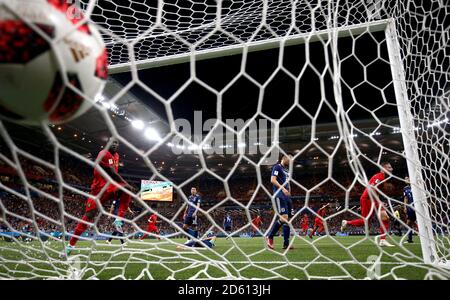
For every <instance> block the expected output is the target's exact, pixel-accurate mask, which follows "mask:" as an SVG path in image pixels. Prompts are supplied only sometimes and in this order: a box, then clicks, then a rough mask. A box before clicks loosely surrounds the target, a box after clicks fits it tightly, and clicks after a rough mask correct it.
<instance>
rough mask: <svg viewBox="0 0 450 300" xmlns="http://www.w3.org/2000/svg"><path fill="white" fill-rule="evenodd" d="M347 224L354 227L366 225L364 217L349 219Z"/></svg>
mask: <svg viewBox="0 0 450 300" xmlns="http://www.w3.org/2000/svg"><path fill="white" fill-rule="evenodd" d="M347 225H349V226H354V227H362V226H364V219H355V220H350V221H347Z"/></svg>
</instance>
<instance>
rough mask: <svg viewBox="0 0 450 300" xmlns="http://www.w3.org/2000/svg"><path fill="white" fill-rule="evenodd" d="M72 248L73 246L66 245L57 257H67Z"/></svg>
mask: <svg viewBox="0 0 450 300" xmlns="http://www.w3.org/2000/svg"><path fill="white" fill-rule="evenodd" d="M72 250H73V246H70V245H68V246H66V248H65V249H64V251H63V252H62V253H61V254H60V255H59V258H67V257H69V255H70V254H71V253H72Z"/></svg>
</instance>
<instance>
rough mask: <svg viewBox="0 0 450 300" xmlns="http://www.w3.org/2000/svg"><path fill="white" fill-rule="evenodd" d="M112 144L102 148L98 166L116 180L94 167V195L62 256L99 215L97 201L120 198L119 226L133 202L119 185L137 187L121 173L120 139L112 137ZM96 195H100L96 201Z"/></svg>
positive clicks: (67, 252) (130, 189)
mask: <svg viewBox="0 0 450 300" xmlns="http://www.w3.org/2000/svg"><path fill="white" fill-rule="evenodd" d="M110 143H111V146H110V147H109V150H108V149H105V150H102V151H100V152H99V154H98V156H97V160H96V161H97V162H98V166H100V167H101V168H102V169H103V170H104V171H105V172H106V174H108V175H109V176H110V177H111V178H112V179H113V180H114V182H109V181H108V180H107V179H106V178H104V177H103V175H102V174H101V173H100V171H99V167H98V166H96V167H95V168H94V179H93V181H92V184H91V192H90V194H91V195H92V197H90V198H88V200H87V203H86V210H85V213H84V216H83V217H82V221H81V222H79V223H78V224H77V227H76V228H75V231H74V233H73V235H72V238H71V239H70V242H69V245H68V246H67V247H66V250H65V253H64V254H62V255H61V256H63V257H65V256H68V255H70V253H71V252H72V249H73V248H74V247H75V244H76V243H77V241H78V239H79V237H80V236H81V235H82V234H83V232H84V231H85V230H86V229H87V227H88V226H89V225H90V224H89V223H92V222H93V221H94V217H95V216H96V215H97V212H98V207H97V201H99V202H100V203H101V204H102V205H103V204H105V203H106V202H108V201H111V200H114V199H119V200H120V204H119V208H118V211H117V216H118V217H119V218H118V219H116V222H117V223H118V226H119V225H120V226H121V224H119V223H122V221H121V220H120V218H122V217H123V216H124V214H125V212H126V211H127V210H128V207H129V205H130V202H131V196H130V195H129V194H127V193H126V192H124V191H122V190H121V189H120V188H119V186H122V187H124V188H126V189H127V190H129V191H131V192H132V193H134V192H135V189H134V188H133V187H132V186H131V185H129V184H128V183H127V182H126V181H125V180H124V179H123V178H122V176H120V175H119V173H118V171H119V153H118V152H117V150H118V148H119V141H118V140H117V139H115V138H110ZM94 197H98V200H97V201H96V200H95V199H94Z"/></svg>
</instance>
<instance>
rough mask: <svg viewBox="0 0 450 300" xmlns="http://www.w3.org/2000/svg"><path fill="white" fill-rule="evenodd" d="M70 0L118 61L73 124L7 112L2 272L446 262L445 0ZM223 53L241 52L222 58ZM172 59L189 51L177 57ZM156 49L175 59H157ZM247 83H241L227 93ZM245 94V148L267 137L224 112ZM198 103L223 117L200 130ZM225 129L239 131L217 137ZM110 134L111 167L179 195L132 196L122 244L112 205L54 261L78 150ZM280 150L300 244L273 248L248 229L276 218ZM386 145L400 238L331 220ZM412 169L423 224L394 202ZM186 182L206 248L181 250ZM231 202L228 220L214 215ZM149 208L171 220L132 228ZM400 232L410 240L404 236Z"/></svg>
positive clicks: (80, 205)
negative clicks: (184, 126) (275, 168)
mask: <svg viewBox="0 0 450 300" xmlns="http://www.w3.org/2000/svg"><path fill="white" fill-rule="evenodd" d="M0 3H1V0H0ZM78 4H79V5H80V6H81V7H82V8H83V9H86V10H87V11H86V14H87V16H88V17H89V19H90V20H91V21H92V22H93V23H95V24H96V25H98V27H99V29H100V30H101V32H102V34H103V38H104V40H105V42H106V44H107V46H108V50H109V62H110V72H111V73H121V74H119V75H117V76H115V77H113V78H112V79H111V81H110V82H109V84H108V85H107V88H106V91H105V95H106V98H105V99H104V100H102V101H101V102H100V103H99V104H98V105H96V106H95V108H94V109H92V110H91V111H90V112H88V113H87V114H85V115H84V116H82V117H81V118H80V119H78V120H75V121H74V122H72V123H69V124H66V125H61V126H43V127H42V128H29V127H20V126H18V125H13V124H10V123H7V122H2V123H1V124H0V133H1V137H2V144H1V146H2V148H1V154H0V170H1V173H0V176H1V185H0V188H1V190H0V192H1V194H0V196H1V198H0V222H1V223H0V225H1V226H2V228H0V229H1V231H0V234H1V237H3V241H2V240H0V278H55V277H64V278H67V277H71V278H102V279H106V278H107V279H115V278H127V279H128V278H131V279H138V278H150V279H153V278H156V279H161V278H176V279H180V278H215V279H218V278H265V279H269V278H285V279H289V278H301V279H316V278H346V279H363V278H407V279H423V278H433V279H434V278H447V279H448V278H450V271H449V269H448V268H447V267H446V266H445V264H446V260H448V259H449V256H450V252H449V249H450V240H449V236H448V235H449V219H448V216H449V213H450V211H449V201H450V199H449V197H450V193H449V181H450V176H449V168H450V166H449V154H448V153H449V152H450V151H449V150H450V140H449V123H450V122H449V117H450V116H449V112H450V110H449V105H450V103H449V95H450V86H449V85H448V82H449V79H450V78H449V67H450V65H449V58H450V55H449V53H448V40H449V38H450V36H449V24H448V20H447V19H448V17H447V15H448V13H449V9H450V6H449V5H448V4H445V2H444V1H439V0H433V1H418V0H417V1H382V0H380V1H377V0H366V1H363V0H359V1H338V0H333V1H320V0H316V1H307V0H299V1H278V0H273V1H257V0H252V1H233V0H231V1H206V2H205V1H175V0H171V1H114V0H102V1H98V2H95V1H84V0H83V1H81V3H78ZM88 4H91V6H89V5H88ZM89 9H92V10H89ZM256 50H261V52H257V51H256ZM264 50H265V51H264ZM266 52H267V53H270V55H268V56H265V54H264V53H266ZM231 54H236V55H237V59H233V57H231V58H229V60H224V61H225V63H222V64H220V63H219V64H217V65H216V64H215V63H214V61H215V60H217V59H224V57H226V56H228V55H231ZM273 58H274V59H273ZM205 59H210V61H209V60H207V61H206V62H203V64H202V62H201V61H200V60H205ZM266 59H267V61H265V60H266ZM269 61H270V62H269ZM183 63H184V64H183ZM208 63H211V64H212V67H210V69H208V70H209V71H206V73H202V72H203V71H204V68H205V65H207V64H208ZM174 64H183V67H181V68H180V69H176V68H175V67H174V68H173V69H170V68H171V67H170V66H171V65H174ZM162 65H167V66H169V67H165V68H167V69H164V70H163V71H161V72H160V71H159V70H158V68H156V67H158V66H162ZM216 66H220V68H217V69H214V68H216ZM151 68H155V69H154V71H153V72H154V73H152V69H151ZM211 68H212V69H213V70H211ZM221 68H223V69H221ZM227 68H229V69H230V70H231V69H232V71H229V70H226V69H227ZM137 69H142V71H139V72H136V70H137ZM130 71H131V74H132V75H131V76H130V73H129V72H130ZM158 72H160V73H158ZM164 72H167V73H164ZM178 73H181V74H184V75H186V76H184V75H183V76H182V75H180V77H178ZM222 73H224V74H227V76H222V75H221V74H222ZM205 74H206V75H205ZM230 74H231V75H230ZM215 77H217V78H220V80H219V81H220V82H221V83H220V84H218V83H217V82H215V81H214V80H213V79H214V78H215ZM165 81H166V82H165ZM172 81H174V82H175V83H174V84H172V85H169V84H168V83H167V82H172ZM166 83H167V84H166ZM163 87H164V88H163ZM199 91H200V92H199ZM240 94H245V98H246V99H239V100H237V101H236V99H235V98H236V97H238V96H239V95H240ZM194 98H198V99H202V101H201V102H202V103H200V104H199V103H198V102H196V101H198V100H196V99H194ZM148 99H151V100H152V102H148ZM192 99H194V100H192ZM233 99H234V100H233ZM247 100H248V103H252V104H251V105H250V104H249V107H247V108H246V113H244V115H245V117H246V118H247V119H249V120H258V121H259V120H261V119H262V120H266V121H268V124H269V130H268V131H267V132H264V133H269V134H268V135H269V137H270V138H269V139H268V141H267V143H268V144H267V145H268V146H267V147H259V148H258V149H260V150H261V149H262V151H260V152H259V153H257V154H253V153H250V150H251V149H250V148H251V147H250V146H251V145H253V146H260V145H259V144H260V143H261V141H260V140H259V139H256V140H253V139H252V137H255V135H254V134H253V131H252V130H254V129H253V128H251V126H252V123H251V122H247V123H244V124H243V126H241V127H240V128H237V129H236V128H235V127H234V126H230V124H229V123H227V121H226V119H227V118H233V119H237V118H240V117H242V116H241V115H240V113H241V111H242V110H241V107H242V106H244V107H246V104H244V101H247ZM267 102H271V103H272V105H269V106H267V105H268V104H267ZM230 103H231V104H230ZM273 103H277V104H276V105H273ZM144 104H146V105H149V106H150V111H149V110H148V108H146V106H145V105H144ZM155 107H156V108H155ZM211 107H212V108H211ZM268 107H269V108H268ZM274 107H275V108H274ZM195 110H200V111H202V110H203V111H204V112H208V114H209V116H208V117H211V114H212V117H214V118H217V120H215V121H214V122H212V123H211V124H209V125H211V129H210V130H205V131H206V132H205V133H204V134H203V135H200V136H198V135H197V136H196V137H195V138H196V140H195V139H190V137H186V135H184V133H183V134H182V133H180V132H179V131H180V128H179V127H178V126H176V125H177V124H176V123H175V119H177V118H179V117H185V116H186V115H189V116H190V115H191V113H192V114H193V111H195ZM186 111H188V112H187V113H186ZM249 112H251V113H249ZM393 112H394V114H393ZM138 116H139V118H141V119H144V120H145V121H151V122H146V123H145V124H146V125H144V126H147V125H148V126H152V124H155V126H154V128H156V129H155V130H158V132H154V131H147V132H146V135H147V137H148V138H149V140H153V141H148V140H145V138H144V137H141V136H143V133H142V132H140V131H137V130H136V129H135V128H133V126H131V125H130V124H131V123H130V121H133V120H134V119H135V117H138ZM186 118H187V119H188V120H189V121H192V119H189V117H186ZM194 119H195V117H194ZM155 120H156V121H155ZM194 122H195V120H194ZM134 125H136V124H134ZM192 126H193V125H192ZM270 126H272V127H270ZM135 127H139V126H135ZM219 131H220V133H218V132H219ZM256 131H257V132H258V133H260V132H263V130H261V128H259V129H258V128H257V130H256ZM224 133H225V134H228V135H229V136H233V137H235V139H234V140H233V141H234V142H235V144H234V143H233V144H227V143H225V144H217V143H216V144H214V143H211V140H213V139H217V140H221V138H222V137H223V135H224ZM110 135H112V136H115V137H117V138H118V139H119V140H120V142H121V148H120V150H119V152H120V153H121V155H122V156H121V160H123V161H124V164H125V166H124V167H123V168H122V170H119V173H121V174H124V177H125V179H127V180H128V181H129V182H131V183H135V184H136V185H138V184H139V180H140V179H152V180H153V179H154V180H165V181H171V182H173V183H174V190H175V191H176V197H175V200H174V202H172V203H170V204H159V205H158V207H152V206H151V205H150V204H149V203H148V202H144V201H142V200H140V199H139V198H138V197H136V196H135V197H134V201H133V204H132V206H131V207H132V209H133V210H135V211H137V212H138V213H137V214H136V215H134V216H132V215H126V216H125V220H124V221H125V227H124V230H125V236H126V240H127V242H128V244H127V245H126V246H119V245H120V244H119V242H118V241H117V240H115V241H114V244H113V245H107V244H106V243H105V241H104V239H105V238H108V237H109V236H110V235H111V232H112V228H113V227H112V220H113V219H112V218H108V217H113V216H112V215H111V214H110V213H109V207H110V203H108V204H105V207H104V208H102V209H101V210H100V213H99V215H98V216H97V217H96V218H95V220H94V223H93V225H92V226H91V227H90V228H89V229H88V233H89V236H84V238H83V239H82V240H81V241H80V242H79V244H78V245H77V247H76V248H75V249H74V250H73V253H72V256H69V258H68V259H65V258H63V259H61V258H60V257H59V254H60V253H61V252H62V251H63V247H64V246H65V245H66V244H67V241H66V240H65V238H66V237H70V235H71V234H72V233H73V230H74V228H75V225H76V223H77V222H78V221H79V220H80V219H81V217H82V215H83V213H84V206H85V199H86V198H87V197H88V196H89V183H90V179H91V174H92V170H93V168H94V167H97V168H98V161H94V160H93V159H90V157H88V156H87V155H86V154H87V153H88V152H89V153H90V154H91V155H92V156H93V158H95V157H96V155H97V152H98V151H99V150H101V149H104V148H108V147H110V146H111V143H110V142H108V143H106V140H105V138H107V137H108V136H110ZM260 136H261V135H260ZM260 136H259V137H260ZM256 137H258V135H256ZM174 138H178V140H179V141H180V140H181V141H184V142H185V146H180V145H177V144H176V143H174ZM155 140H156V141H155ZM41 141H47V142H46V144H45V145H42V143H41ZM263 144H264V143H263ZM103 145H106V146H103ZM262 146H264V145H262ZM100 147H101V148H100ZM183 147H184V148H183ZM213 150H215V151H216V152H214V151H213ZM227 150H229V152H227ZM220 151H223V153H219V154H218V153H217V152H220ZM277 151H279V152H281V153H284V152H288V151H289V152H292V153H294V159H293V160H292V163H291V165H290V166H289V167H290V172H291V176H292V178H291V184H292V196H293V202H294V210H295V211H294V217H293V218H292V219H291V221H290V223H289V226H290V228H291V234H292V236H291V240H290V241H291V245H293V246H294V247H295V249H294V250H282V251H281V250H279V248H280V244H279V242H278V241H279V240H281V239H282V237H281V236H280V237H276V238H275V242H276V243H277V245H278V250H275V251H272V250H268V249H267V248H266V245H265V242H264V240H263V238H262V237H253V238H250V237H249V236H250V235H252V234H253V232H254V231H253V230H252V225H251V224H252V219H253V218H254V217H255V216H256V215H257V214H260V215H261V216H262V219H263V225H262V228H261V230H257V231H255V232H254V233H255V234H256V235H265V234H267V233H268V232H269V229H270V226H272V224H273V222H275V220H276V219H277V214H275V213H273V208H274V207H275V206H276V203H275V199H274V198H273V197H272V187H271V185H270V182H269V180H270V165H269V166H268V163H273V160H270V159H269V157H272V156H271V155H272V154H273V153H276V152H277ZM122 153H123V154H122ZM125 155H126V156H125ZM384 160H389V161H390V162H391V163H392V164H393V166H394V169H395V170H394V173H393V175H392V178H391V179H390V182H392V185H393V188H391V189H388V190H387V191H385V190H383V191H382V192H381V193H382V194H383V198H384V200H386V210H387V213H388V215H389V216H390V218H391V231H393V230H394V229H395V230H397V229H398V228H401V229H403V235H401V236H400V237H396V236H395V231H393V232H392V233H391V234H389V237H388V241H389V242H391V243H392V244H394V246H395V247H392V248H383V247H380V246H379V244H378V243H377V238H374V235H377V234H378V226H379V225H378V221H377V217H373V220H372V221H371V222H370V224H366V226H365V227H361V228H360V229H353V230H351V231H350V233H351V234H352V235H351V236H347V235H343V234H342V235H341V232H340V225H341V221H342V220H344V219H352V218H355V217H357V216H360V213H361V212H360V211H359V210H358V207H359V196H360V195H361V194H362V192H363V190H364V188H365V187H366V186H367V184H368V181H369V179H370V177H371V176H372V175H373V174H375V173H376V172H377V170H378V168H379V167H380V163H381V162H382V161H384ZM405 175H409V177H410V179H411V184H412V192H413V196H414V201H415V202H414V210H415V212H416V215H417V218H418V228H416V227H414V226H412V228H411V227H410V226H409V225H407V223H406V216H405V214H404V213H403V208H404V206H403V205H402V203H403V200H404V199H403V194H402V189H403V187H404V186H405V185H406V183H405V181H404V176H405ZM110 180H111V179H110ZM191 186H197V187H199V191H200V193H202V198H203V200H204V201H203V202H202V205H201V209H200V212H199V220H198V222H199V225H198V227H199V231H200V237H202V236H203V235H204V234H206V233H207V232H208V231H210V230H212V231H215V232H216V234H218V235H219V237H218V238H217V240H216V245H215V247H213V248H212V249H198V248H193V249H191V250H190V251H186V250H181V249H178V248H177V246H180V245H181V244H183V243H184V242H185V238H186V234H185V233H184V230H183V229H182V215H183V210H184V209H185V207H186V203H187V197H188V196H189V190H190V187H191ZM326 203H329V208H330V209H329V211H328V213H327V215H326V216H324V217H323V218H322V217H320V219H321V220H323V221H324V227H325V228H324V233H325V235H323V236H321V237H315V238H314V239H313V240H311V239H309V238H308V237H307V236H304V234H305V232H303V230H302V229H301V227H302V226H301V221H300V220H301V219H302V218H303V216H304V215H306V217H307V219H308V220H309V221H310V222H311V221H313V220H314V219H315V218H316V217H318V215H317V208H319V207H321V206H322V205H324V204H326ZM396 210H397V211H399V212H400V215H401V217H400V219H399V220H398V222H394V221H395V213H394V211H396ZM227 212H230V213H231V216H232V218H233V220H234V223H233V225H232V233H231V234H230V232H226V231H225V228H224V224H223V219H224V216H225V215H226V213H227ZM150 213H156V214H157V216H158V218H159V219H160V220H161V221H162V223H160V224H159V225H158V227H160V230H161V232H162V233H164V235H162V237H161V240H156V239H155V237H156V236H155V235H154V234H150V235H149V236H150V237H151V239H145V240H144V241H143V242H140V241H138V239H137V238H138V237H139V236H141V235H142V234H143V233H145V231H146V230H145V228H146V220H147V219H148V215H149V214H150ZM25 224H29V225H30V227H29V228H26V227H25V226H24V225H25ZM392 228H393V229H392ZM408 230H412V231H414V244H404V242H405V240H406V235H405V233H406V231H408ZM225 236H232V237H230V238H229V239H225V238H222V237H225Z"/></svg>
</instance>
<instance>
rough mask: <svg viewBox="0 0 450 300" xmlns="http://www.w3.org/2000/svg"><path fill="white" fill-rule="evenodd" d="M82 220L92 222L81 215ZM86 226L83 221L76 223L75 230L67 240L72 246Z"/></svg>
mask: <svg viewBox="0 0 450 300" xmlns="http://www.w3.org/2000/svg"><path fill="white" fill-rule="evenodd" d="M82 220H83V221H87V222H92V221H91V220H89V219H88V217H86V216H83V218H82ZM87 227H88V225H87V224H85V223H83V222H79V223H78V224H77V227H76V228H75V231H74V232H73V236H72V238H71V239H70V242H69V244H70V246H72V247H73V246H75V244H76V243H77V242H78V239H79V237H80V236H81V235H82V234H83V232H85V231H86V228H87Z"/></svg>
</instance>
